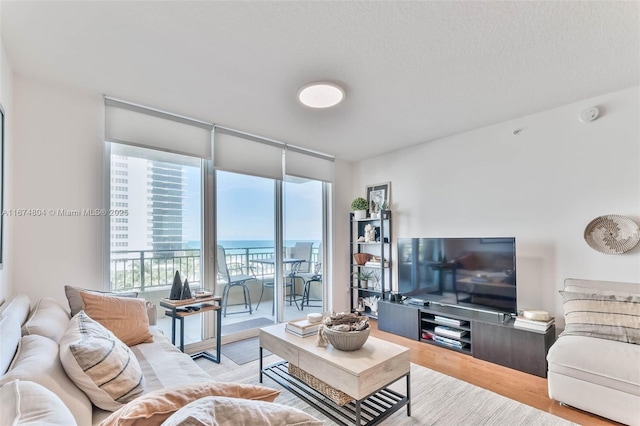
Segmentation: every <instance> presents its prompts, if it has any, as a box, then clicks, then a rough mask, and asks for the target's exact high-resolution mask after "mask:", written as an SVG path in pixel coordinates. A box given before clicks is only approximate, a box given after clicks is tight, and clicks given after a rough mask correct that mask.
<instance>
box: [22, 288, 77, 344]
mask: <svg viewBox="0 0 640 426" xmlns="http://www.w3.org/2000/svg"><path fill="white" fill-rule="evenodd" d="M68 325H69V312H68V311H67V310H66V309H65V308H64V307H63V306H62V305H61V304H60V303H58V302H57V301H55V300H54V299H51V298H50V297H44V298H42V299H40V300H38V303H36V306H34V307H33V309H32V310H31V314H30V315H29V319H27V322H25V323H24V325H23V326H22V335H29V334H37V335H39V336H43V337H47V338H49V339H51V340H53V341H54V342H56V343H60V338H61V337H62V335H63V334H64V332H65V331H66V330H67V327H68Z"/></svg>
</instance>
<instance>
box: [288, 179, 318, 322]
mask: <svg viewBox="0 0 640 426" xmlns="http://www.w3.org/2000/svg"><path fill="white" fill-rule="evenodd" d="M322 186H323V183H322V182H320V181H317V180H311V179H304V178H298V177H294V176H287V177H286V178H285V182H284V196H283V199H284V209H283V212H284V226H283V228H284V245H285V252H284V258H285V265H284V270H285V272H284V280H283V287H282V294H283V295H284V296H285V298H284V304H285V309H284V310H283V313H284V320H285V321H287V320H290V319H295V318H300V317H304V316H305V315H306V314H308V313H310V312H322V311H323V300H324V285H323V276H322V272H323V270H322V262H323V253H322V251H323V246H324V245H323V235H324V232H323V190H322Z"/></svg>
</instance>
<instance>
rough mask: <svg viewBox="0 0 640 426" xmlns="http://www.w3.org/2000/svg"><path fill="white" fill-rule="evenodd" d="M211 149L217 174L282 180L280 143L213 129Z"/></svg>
mask: <svg viewBox="0 0 640 426" xmlns="http://www.w3.org/2000/svg"><path fill="white" fill-rule="evenodd" d="M213 147H214V148H213V149H214V152H213V165H214V167H215V168H216V169H218V170H225V171H228V172H234V173H244V174H248V175H253V176H260V177H265V178H269V179H276V180H282V177H283V175H284V173H283V158H282V156H283V152H284V147H285V144H283V143H280V142H276V141H270V140H268V139H263V138H259V137H257V136H253V135H250V134H247V133H243V132H240V131H237V130H232V129H228V128H224V127H219V126H216V127H215V129H214V132H213Z"/></svg>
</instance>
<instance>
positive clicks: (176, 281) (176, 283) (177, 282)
mask: <svg viewBox="0 0 640 426" xmlns="http://www.w3.org/2000/svg"><path fill="white" fill-rule="evenodd" d="M169 300H182V280H181V279H180V272H179V271H176V274H175V275H174V276H173V285H172V286H171V292H170V293H169Z"/></svg>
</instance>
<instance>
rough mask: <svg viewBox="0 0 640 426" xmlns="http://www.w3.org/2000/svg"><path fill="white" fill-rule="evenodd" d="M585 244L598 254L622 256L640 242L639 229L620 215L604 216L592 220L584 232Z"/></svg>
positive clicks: (635, 224)
mask: <svg viewBox="0 0 640 426" xmlns="http://www.w3.org/2000/svg"><path fill="white" fill-rule="evenodd" d="M584 239H585V240H586V242H587V244H589V246H590V247H591V248H592V249H594V250H597V251H599V252H600V253H605V254H622V253H626V252H628V251H629V250H631V249H633V248H634V247H635V246H636V245H638V242H640V227H638V224H637V223H635V222H634V221H633V220H631V219H629V218H628V217H625V216H620V215H614V214H610V215H605V216H599V217H597V218H595V219H593V220H592V221H591V222H589V224H588V225H587V227H586V228H585V230H584Z"/></svg>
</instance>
